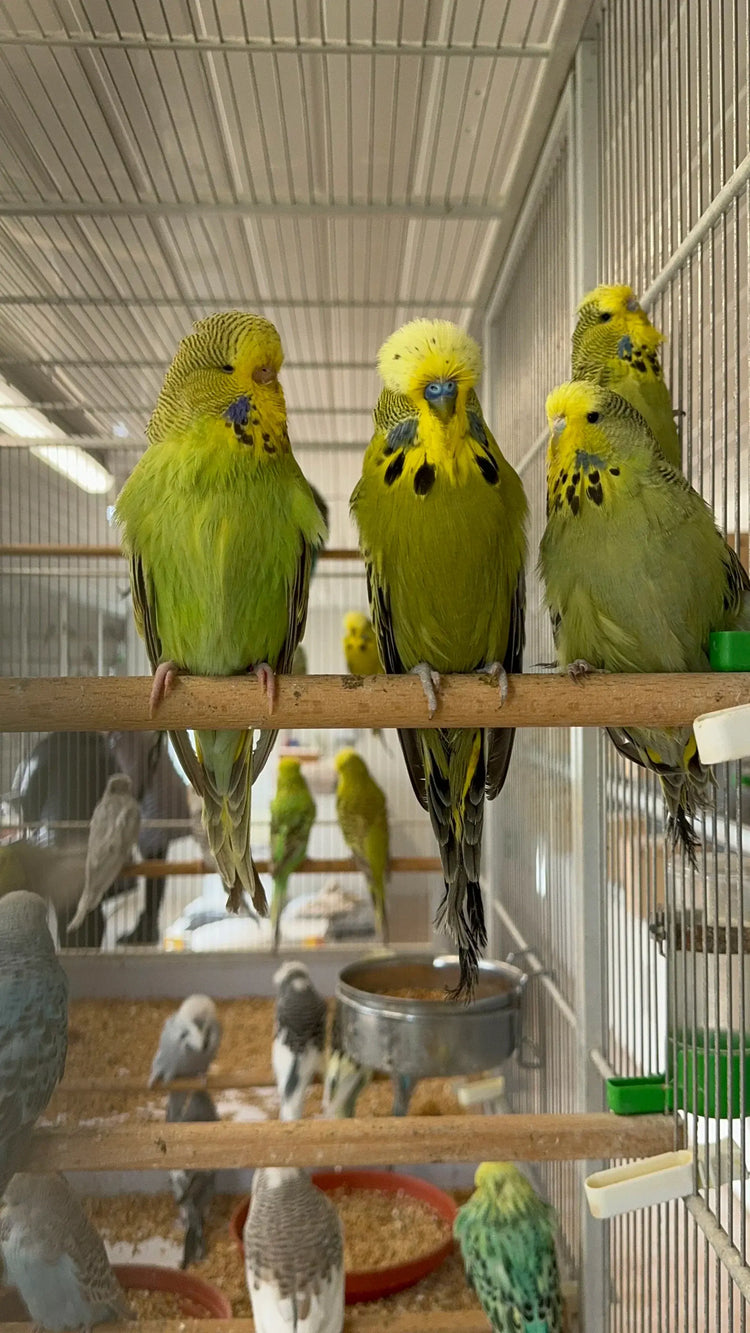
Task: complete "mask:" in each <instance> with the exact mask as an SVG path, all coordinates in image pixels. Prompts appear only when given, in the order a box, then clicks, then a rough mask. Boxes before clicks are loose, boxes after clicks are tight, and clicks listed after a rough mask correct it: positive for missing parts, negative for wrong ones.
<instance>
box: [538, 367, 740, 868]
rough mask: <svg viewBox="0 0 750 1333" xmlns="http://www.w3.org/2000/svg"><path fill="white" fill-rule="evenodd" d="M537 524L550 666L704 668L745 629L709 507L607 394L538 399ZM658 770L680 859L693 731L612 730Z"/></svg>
mask: <svg viewBox="0 0 750 1333" xmlns="http://www.w3.org/2000/svg"><path fill="white" fill-rule="evenodd" d="M547 416H548V419H549V424H550V430H551V435H550V444H549V452H548V455H547V513H548V519H547V527H546V530H545V533H544V536H543V537H542V542H541V546H540V552H539V570H540V573H541V576H542V579H543V581H544V584H545V589H546V601H547V605H548V607H549V611H550V615H551V617H552V626H553V631H554V636H555V644H556V647H557V655H558V660H559V663H560V666H561V667H567V668H568V670H569V672H570V673H571V674H572V675H574V676H575V675H581V674H585V673H586V672H587V671H588V670H591V669H592V668H593V669H595V670H603V671H631V672H632V671H655V672H659V671H708V670H710V665H709V658H708V647H709V642H708V641H709V635H710V633H711V631H712V630H731V629H750V607H749V606H748V589H750V580H749V579H748V576H747V574H746V573H745V570H744V569H743V568H742V565H741V564H740V561H739V559H738V557H737V556H736V555H735V553H734V551H732V550H731V549H730V548H729V547H728V546H727V543H726V542H725V540H724V538H723V537H722V535H721V533H720V532H719V531H718V530H717V528H716V524H715V522H714V516H713V514H712V513H711V510H710V509H709V507H708V505H707V504H706V503H705V501H704V500H703V499H702V498H701V496H700V495H698V493H697V491H694V490H693V488H692V486H690V485H689V484H688V482H687V481H686V480H685V478H684V476H683V475H682V473H681V472H677V471H675V470H674V469H673V468H672V467H671V466H670V465H669V464H668V463H667V462H666V460H665V458H664V456H663V454H662V452H661V451H660V450H659V449H658V448H657V446H656V441H655V439H654V437H653V435H652V434H651V432H650V430H649V429H648V426H647V425H646V422H645V421H644V419H643V417H641V416H640V415H639V414H638V412H636V411H635V409H634V408H633V407H631V406H630V404H629V403H627V402H626V401H625V399H624V398H621V397H620V396H619V395H617V394H614V393H610V392H609V390H607V389H602V388H600V387H599V386H598V385H595V384H588V383H586V382H584V381H573V382H572V383H570V384H563V385H561V386H560V387H559V388H557V389H555V390H554V391H553V392H552V393H551V394H550V395H549V398H548V399H547ZM608 730H609V735H610V737H611V739H612V741H613V742H614V744H615V746H616V747H617V749H618V750H619V751H620V753H621V754H622V755H624V756H625V758H626V759H631V760H632V761H633V762H634V763H636V764H639V765H640V766H641V767H642V768H648V769H650V770H651V771H652V772H653V773H656V774H658V776H659V778H660V780H661V785H662V790H663V792H664V799H665V801H666V805H667V812H668V817H667V832H668V834H669V835H670V836H671V838H672V841H673V843H678V842H679V843H681V844H682V846H683V847H684V849H685V851H686V853H687V854H688V856H689V857H690V858H691V859H694V857H695V848H696V845H697V839H696V835H695V832H694V829H693V826H692V819H693V818H694V816H695V815H696V814H697V813H698V811H699V810H701V809H704V808H705V807H707V806H709V805H711V804H712V800H713V775H712V771H711V769H710V768H706V767H704V765H703V764H702V763H701V761H700V759H699V757H698V753H697V749H696V744H695V736H694V734H693V729H692V727H677V728H670V729H669V730H666V729H662V730H655V729H645V728H637V729H636V728H632V727H629V728H624V727H610V728H608Z"/></svg>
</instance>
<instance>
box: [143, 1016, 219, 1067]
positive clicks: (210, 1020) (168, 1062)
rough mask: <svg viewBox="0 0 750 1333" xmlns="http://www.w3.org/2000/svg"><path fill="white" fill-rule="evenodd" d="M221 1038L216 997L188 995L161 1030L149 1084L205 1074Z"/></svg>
mask: <svg viewBox="0 0 750 1333" xmlns="http://www.w3.org/2000/svg"><path fill="white" fill-rule="evenodd" d="M220 1041H221V1023H220V1022H219V1019H218V1017H217V1014H216V1005H215V1004H214V1002H213V1000H211V999H209V997H208V995H188V998H187V999H186V1000H183V1002H182V1004H181V1005H180V1007H179V1009H178V1010H177V1011H176V1012H175V1013H173V1014H170V1015H169V1018H168V1019H167V1020H166V1022H165V1024H164V1027H163V1028H162V1030H161V1036H160V1038H159V1047H158V1050H157V1052H156V1055H155V1056H154V1062H153V1064H152V1066H151V1075H150V1077H149V1080H148V1086H149V1087H150V1088H153V1086H154V1084H155V1083H159V1082H160V1081H161V1082H163V1083H169V1082H171V1080H172V1079H173V1078H195V1077H196V1076H197V1075H199V1074H205V1073H206V1070H207V1069H208V1066H209V1065H210V1063H211V1061H212V1060H213V1058H214V1056H215V1055H216V1052H217V1051H218V1049H219V1042H220Z"/></svg>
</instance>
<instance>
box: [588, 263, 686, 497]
mask: <svg viewBox="0 0 750 1333" xmlns="http://www.w3.org/2000/svg"><path fill="white" fill-rule="evenodd" d="M663 341H664V335H663V334H662V333H660V332H659V330H658V329H656V328H654V326H653V324H652V323H651V320H650V319H649V317H648V315H647V314H646V312H645V310H642V309H641V307H640V306H639V304H638V301H637V299H636V297H635V294H634V292H633V289H632V287H626V286H624V285H620V286H613V287H607V286H601V287H596V288H594V291H593V292H589V293H588V295H587V296H584V298H583V300H582V301H581V304H580V305H579V307H578V319H577V322H576V326H575V329H574V330H573V358H572V371H573V379H574V380H589V381H591V383H593V384H601V385H602V386H603V387H604V388H605V389H612V390H613V392H614V393H619V394H620V396H621V397H622V398H625V399H626V400H627V402H629V403H630V404H631V406H632V407H634V408H635V409H636V411H637V412H640V414H641V416H642V417H644V418H645V420H646V424H647V425H648V426H649V427H650V429H651V431H652V432H653V434H654V435H655V437H656V441H657V444H658V445H659V448H660V449H661V451H662V453H663V454H664V457H665V458H666V460H667V462H668V463H669V464H671V466H672V467H674V468H676V469H677V471H678V472H679V471H680V469H681V467H682V449H681V446H680V437H679V434H678V432H677V426H676V425H675V419H674V412H673V410H672V399H671V397H670V394H669V389H668V388H667V386H666V384H665V382H664V375H663V374H662V369H661V363H660V361H659V350H658V349H659V344H660V343H662V342H663Z"/></svg>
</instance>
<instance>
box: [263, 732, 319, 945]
mask: <svg viewBox="0 0 750 1333" xmlns="http://www.w3.org/2000/svg"><path fill="white" fill-rule="evenodd" d="M314 823H315V802H314V800H313V798H312V796H311V795H310V788H309V787H308V785H307V783H306V781H305V779H304V776H303V773H302V768H301V766H300V762H299V759H292V758H287V757H286V756H284V757H283V758H282V759H280V760H279V770H278V774H277V777H276V795H275V796H274V798H273V800H272V801H271V874H272V875H273V897H272V898H271V928H272V930H273V947H274V952H276V951H277V950H278V947H279V937H280V934H281V914H282V912H283V911H284V908H285V907H286V896H287V886H288V883H289V876H290V875H293V874H294V872H295V870H296V869H297V867H298V866H299V865H300V864H301V862H302V861H304V859H305V857H306V855H307V844H308V841H309V839H310V833H311V830H312V826H313V824H314Z"/></svg>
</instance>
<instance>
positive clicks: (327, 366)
mask: <svg viewBox="0 0 750 1333" xmlns="http://www.w3.org/2000/svg"><path fill="white" fill-rule="evenodd" d="M170 364H171V362H170V360H169V358H166V359H165V358H164V357H157V356H153V357H132V358H123V359H122V360H118V359H117V358H115V357H113V358H112V359H111V360H102V359H98V360H97V359H94V358H85V357H84V358H75V357H60V358H57V357H54V356H50V357H47V358H46V359H45V360H43V361H37V360H34V359H33V358H29V359H25V358H24V357H18V356H0V371H3V370H165V369H166V368H167V366H169V365H170ZM283 369H284V371H287V370H371V371H374V370H375V362H374V361H334V360H331V361H285V362H284V366H283Z"/></svg>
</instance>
